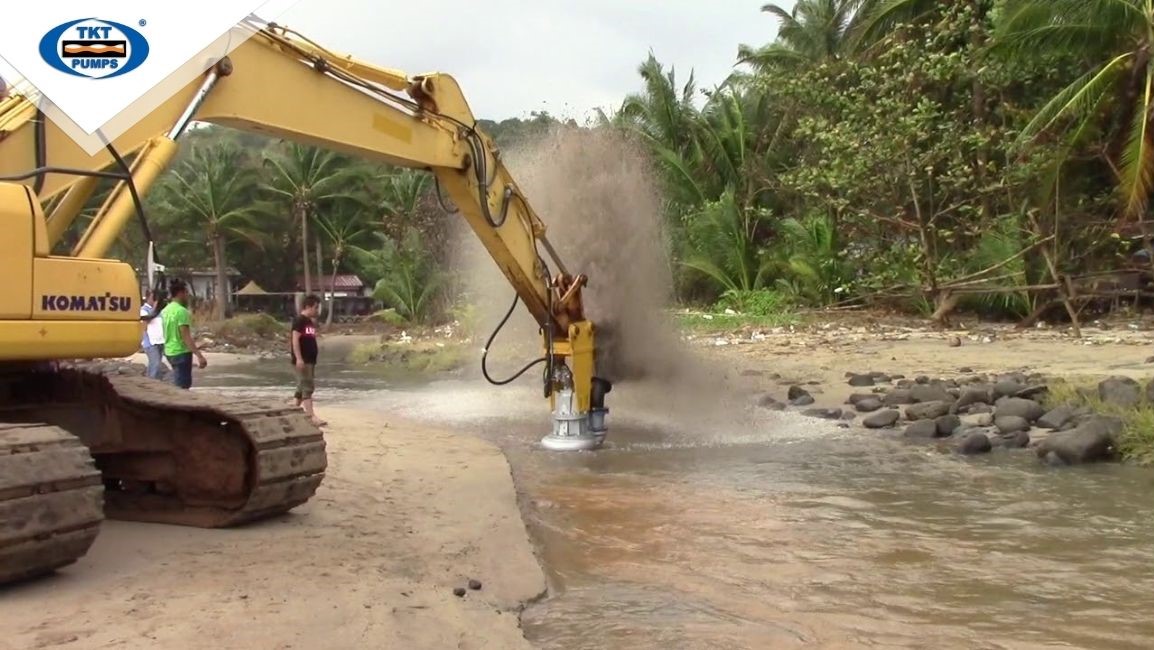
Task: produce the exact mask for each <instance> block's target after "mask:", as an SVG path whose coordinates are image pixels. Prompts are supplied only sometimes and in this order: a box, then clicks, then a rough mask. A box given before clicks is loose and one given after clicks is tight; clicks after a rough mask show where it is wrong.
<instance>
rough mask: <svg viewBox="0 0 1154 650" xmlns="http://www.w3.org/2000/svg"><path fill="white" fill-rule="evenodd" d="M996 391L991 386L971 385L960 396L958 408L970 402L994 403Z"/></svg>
mask: <svg viewBox="0 0 1154 650" xmlns="http://www.w3.org/2000/svg"><path fill="white" fill-rule="evenodd" d="M993 403H994V392H993V390H992V389H991V387H989V386H970V387H968V388H966V389H965V390H963V391H962V393H961V395H959V396H958V408H959V409H960V408H962V407H963V406H969V405H970V404H993Z"/></svg>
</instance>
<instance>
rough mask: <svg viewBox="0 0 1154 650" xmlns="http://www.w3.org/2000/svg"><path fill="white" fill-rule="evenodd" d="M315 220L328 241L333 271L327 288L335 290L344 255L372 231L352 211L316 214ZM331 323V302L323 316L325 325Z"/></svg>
mask: <svg viewBox="0 0 1154 650" xmlns="http://www.w3.org/2000/svg"><path fill="white" fill-rule="evenodd" d="M316 219H317V226H318V227H319V228H320V230H321V232H323V233H324V235H325V237H326V238H328V240H329V246H330V249H329V250H330V261H331V262H332V269H333V275H332V281H331V282H329V286H330V287H333V288H334V290H335V288H336V282H337V271H338V270H339V269H340V265H341V261H342V260H343V259H344V256H345V253H347V252H348V251H349V248H350V247H352V246H356V245H357V244H359V243H361V242H362V241H363V240H365V238H366V237H367V236H368V235H369V234H370V233H372V232H373V231H372V228H371V227H370V226H369V224H367V223H365V221H364V219H362V218H361V213H359V212H356V211H353V210H342V211H340V212H337V213H336V214H333V215H324V214H318V215H317V217H316ZM332 322H333V302H332V301H330V302H329V306H328V309H327V313H326V314H325V324H326V325H331V324H332Z"/></svg>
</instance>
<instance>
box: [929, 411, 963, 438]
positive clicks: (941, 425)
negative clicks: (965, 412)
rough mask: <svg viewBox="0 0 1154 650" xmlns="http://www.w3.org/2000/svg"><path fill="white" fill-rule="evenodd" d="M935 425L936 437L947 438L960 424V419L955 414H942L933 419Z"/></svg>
mask: <svg viewBox="0 0 1154 650" xmlns="http://www.w3.org/2000/svg"><path fill="white" fill-rule="evenodd" d="M934 424H935V425H936V427H937V431H938V437H939V438H947V437H949V436H951V435H953V433H954V431H955V430H956V429H957V428H958V427H960V426H962V419H961V418H959V417H958V416H956V415H943V416H941V417H939V418H937V419H935V420H934Z"/></svg>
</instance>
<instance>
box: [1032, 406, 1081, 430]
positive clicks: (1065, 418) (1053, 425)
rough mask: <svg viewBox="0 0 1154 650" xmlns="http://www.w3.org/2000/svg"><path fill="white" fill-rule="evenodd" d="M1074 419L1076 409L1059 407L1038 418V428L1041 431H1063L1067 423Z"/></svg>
mask: <svg viewBox="0 0 1154 650" xmlns="http://www.w3.org/2000/svg"><path fill="white" fill-rule="evenodd" d="M1073 418H1074V407H1072V406H1059V407H1057V408H1054V409H1051V410H1050V411H1049V412H1047V413H1046V414H1045V415H1043V416H1042V417H1040V418H1038V422H1037V425H1038V428H1040V429H1061V428H1062V427H1063V426H1065V424H1066V423H1067V422H1069V421H1070V420H1072V419H1073Z"/></svg>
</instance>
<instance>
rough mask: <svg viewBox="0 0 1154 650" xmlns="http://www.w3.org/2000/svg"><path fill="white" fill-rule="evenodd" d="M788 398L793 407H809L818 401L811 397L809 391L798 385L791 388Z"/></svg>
mask: <svg viewBox="0 0 1154 650" xmlns="http://www.w3.org/2000/svg"><path fill="white" fill-rule="evenodd" d="M787 397H788V399H789V403H790V404H792V405H793V406H809V405H810V404H813V403H814V401H816V400H814V399H813V395H810V393H809V391H807V390H806V389H804V388H802V387H801V386H798V385H796V384H795V385H793V386H790V387H789V393H788V395H787Z"/></svg>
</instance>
